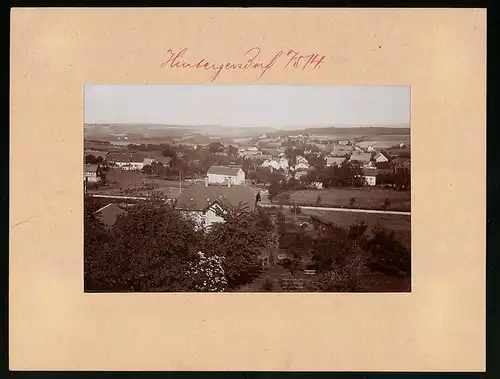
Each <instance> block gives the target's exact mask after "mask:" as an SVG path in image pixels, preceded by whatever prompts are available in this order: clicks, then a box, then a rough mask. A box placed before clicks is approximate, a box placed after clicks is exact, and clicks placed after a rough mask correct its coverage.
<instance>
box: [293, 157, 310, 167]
mask: <svg viewBox="0 0 500 379" xmlns="http://www.w3.org/2000/svg"><path fill="white" fill-rule="evenodd" d="M296 161H297V164H299V163H304V164H307V165H308V164H309V162H308V160H307V159H306V158H304V157H303V156H301V155H298V156H297V159H296Z"/></svg>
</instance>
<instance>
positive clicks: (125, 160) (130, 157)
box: [106, 152, 146, 171]
mask: <svg viewBox="0 0 500 379" xmlns="http://www.w3.org/2000/svg"><path fill="white" fill-rule="evenodd" d="M144 158H146V157H145V156H144V155H143V154H139V153H136V152H132V153H129V152H127V153H125V152H122V153H119V152H116V153H115V152H113V153H109V154H108V155H107V156H106V161H107V162H109V163H110V164H111V165H114V166H117V167H118V168H120V169H122V170H127V171H128V170H142V168H143V167H144Z"/></svg>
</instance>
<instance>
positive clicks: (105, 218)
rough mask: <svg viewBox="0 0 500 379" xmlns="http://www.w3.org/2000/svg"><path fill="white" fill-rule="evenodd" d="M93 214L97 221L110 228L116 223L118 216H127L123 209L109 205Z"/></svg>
mask: <svg viewBox="0 0 500 379" xmlns="http://www.w3.org/2000/svg"><path fill="white" fill-rule="evenodd" d="M94 214H95V216H96V217H97V219H98V220H99V221H101V222H102V223H103V224H104V225H106V226H108V227H110V226H113V225H114V224H115V223H116V221H117V220H118V217H119V216H121V215H125V214H127V211H124V210H123V209H121V208H119V207H117V206H116V205H114V204H112V203H110V204H108V205H106V206H104V207H102V208H101V209H98V210H97V211H95V212H94Z"/></svg>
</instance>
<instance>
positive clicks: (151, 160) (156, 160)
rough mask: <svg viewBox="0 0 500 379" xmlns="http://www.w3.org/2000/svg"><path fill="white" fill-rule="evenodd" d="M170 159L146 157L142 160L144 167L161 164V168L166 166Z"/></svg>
mask: <svg viewBox="0 0 500 379" xmlns="http://www.w3.org/2000/svg"><path fill="white" fill-rule="evenodd" d="M171 161H172V158H170V157H146V158H144V160H143V163H144V166H148V165H152V164H153V163H157V164H161V165H162V166H168V165H169V164H170V162H171Z"/></svg>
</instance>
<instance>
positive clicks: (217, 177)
mask: <svg viewBox="0 0 500 379" xmlns="http://www.w3.org/2000/svg"><path fill="white" fill-rule="evenodd" d="M207 178H208V183H209V184H226V183H229V185H232V184H235V185H239V184H243V183H245V172H244V171H243V170H242V169H241V168H240V167H226V166H212V167H210V168H209V169H208V172H207Z"/></svg>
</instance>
